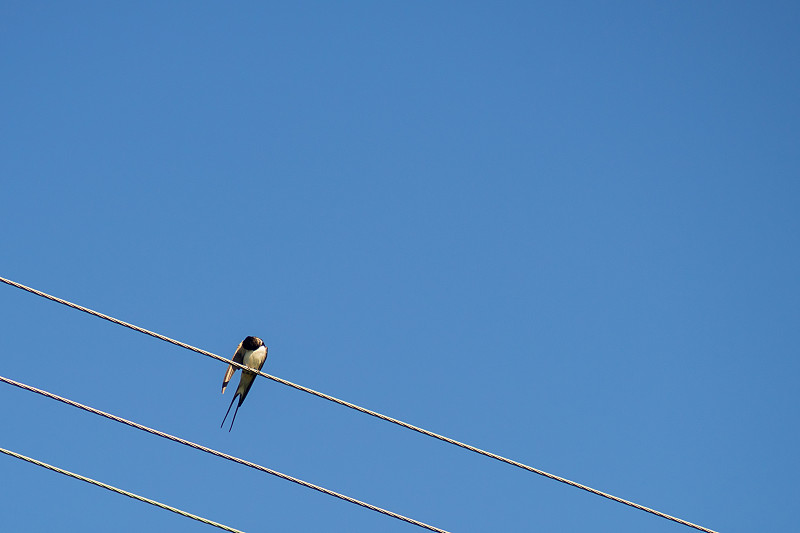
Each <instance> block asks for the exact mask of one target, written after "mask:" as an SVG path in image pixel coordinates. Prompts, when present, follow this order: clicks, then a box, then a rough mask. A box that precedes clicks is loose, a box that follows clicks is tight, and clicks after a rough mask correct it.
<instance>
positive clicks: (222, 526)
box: [0, 448, 244, 533]
mask: <svg viewBox="0 0 800 533" xmlns="http://www.w3.org/2000/svg"><path fill="white" fill-rule="evenodd" d="M0 452H2V453H4V454H6V455H10V456H11V457H16V458H17V459H22V460H23V461H27V462H29V463H33V464H35V465H38V466H41V467H43V468H47V469H48V470H52V471H53V472H58V473H59V474H63V475H65V476H69V477H72V478H75V479H79V480H81V481H85V482H86V483H90V484H92V485H97V486H98V487H102V488H104V489H107V490H110V491H111V492H116V493H117V494H122V495H123V496H127V497H128V498H133V499H134V500H139V501H140V502H144V503H149V504H150V505H155V506H156V507H160V508H162V509H166V510H167V511H172V512H173V513H177V514H179V515H181V516H185V517H186V518H191V519H192V520H197V521H198V522H202V523H204V524H208V525H209V526H214V527H218V528H219V529H224V530H225V531H230V532H231V533H244V532H243V531H240V530H238V529H233V528H232V527H228V526H226V525H225V524H219V523H217V522H213V521H211V520H209V519H207V518H203V517H202V516H197V515H194V514H192V513H187V512H186V511H181V510H180V509H178V508H176V507H171V506H169V505H166V504H163V503H160V502H157V501H155V500H151V499H150V498H145V497H144V496H139V495H138V494H134V493H132V492H128V491H127V490H122V489H118V488H117V487H113V486H111V485H108V484H106V483H103V482H101V481H96V480H94V479H92V478H88V477H86V476H82V475H80V474H75V473H73V472H70V471H68V470H64V469H63V468H59V467H57V466H53V465H49V464H47V463H44V462H42V461H37V460H36V459H32V458H30V457H26V456H25V455H22V454H20V453H16V452H12V451H11V450H6V449H5V448H0Z"/></svg>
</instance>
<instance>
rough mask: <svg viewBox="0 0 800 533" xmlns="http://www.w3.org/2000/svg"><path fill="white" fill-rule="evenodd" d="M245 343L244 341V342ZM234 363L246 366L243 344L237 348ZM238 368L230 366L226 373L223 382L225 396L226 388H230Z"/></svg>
mask: <svg viewBox="0 0 800 533" xmlns="http://www.w3.org/2000/svg"><path fill="white" fill-rule="evenodd" d="M242 342H244V341H242ZM233 362H234V363H239V364H240V365H241V364H244V348H242V343H241V342H240V343H239V346H237V347H236V353H235V354H233ZM237 370H238V368H236V367H235V366H233V365H228V370H227V371H225V379H223V380H222V394H225V387H227V386H228V382H229V381H230V380H231V378H232V377H233V374H234V372H236V371H237Z"/></svg>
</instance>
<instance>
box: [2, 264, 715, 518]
mask: <svg viewBox="0 0 800 533" xmlns="http://www.w3.org/2000/svg"><path fill="white" fill-rule="evenodd" d="M0 282H3V283H6V284H8V285H11V286H12V287H16V288H18V289H22V290H23V291H27V292H30V293H32V294H35V295H37V296H41V297H42V298H46V299H48V300H51V301H53V302H56V303H60V304H62V305H66V306H67V307H72V308H73V309H77V310H78V311H83V312H84V313H88V314H90V315H92V316H96V317H98V318H102V319H103V320H108V321H109V322H113V323H114V324H117V325H120V326H124V327H126V328H129V329H132V330H134V331H138V332H139V333H144V334H145V335H150V336H151V337H155V338H157V339H161V340H162V341H166V342H169V343H171V344H174V345H176V346H180V347H181V348H185V349H187V350H191V351H193V352H196V353H199V354H202V355H205V356H207V357H211V358H213V359H217V360H219V361H222V362H224V363H225V364H229V365H233V366H234V367H236V368H238V369H241V370H248V371H249V372H253V373H256V374H258V375H259V376H264V377H265V378H267V379H271V380H272V381H277V382H278V383H282V384H283V385H287V386H289V387H292V388H295V389H297V390H300V391H303V392H307V393H308V394H313V395H314V396H318V397H319V398H323V399H325V400H328V401H330V402H334V403H338V404H339V405H343V406H345V407H349V408H350V409H354V410H356V411H359V412H361V413H364V414H367V415H370V416H374V417H375V418H380V419H381V420H385V421H386V422H391V423H392V424H396V425H398V426H400V427H404V428H406V429H410V430H411V431H416V432H417V433H422V434H423V435H427V436H428V437H433V438H434V439H438V440H441V441H444V442H447V443H448V444H453V445H454V446H458V447H460V448H464V449H465V450H469V451H471V452H475V453H478V454H480V455H484V456H486V457H491V458H492V459H495V460H497V461H501V462H503V463H506V464H510V465H513V466H516V467H517V468H521V469H523V470H527V471H528V472H533V473H534V474H539V475H540V476H544V477H546V478H549V479H553V480H555V481H558V482H560V483H564V484H566V485H570V486H572V487H575V488H578V489H581V490H585V491H586V492H590V493H592V494H596V495H597V496H602V497H603V498H607V499H609V500H612V501H615V502H617V503H621V504H623V505H627V506H630V507H633V508H634V509H639V510H640V511H644V512H646V513H650V514H653V515H656V516H658V517H660V518H665V519H667V520H671V521H673V522H677V523H679V524H682V525H684V526H688V527H691V528H694V529H697V530H700V531H704V532H705V533H718V532H716V531H714V530H713V529H708V528H706V527H703V526H699V525H697V524H693V523H692V522H688V521H686V520H683V519H682V518H677V517H675V516H672V515H668V514H666V513H662V512H661V511H656V510H655V509H651V508H650V507H645V506H644V505H640V504H638V503H635V502H632V501H629V500H625V499H623V498H620V497H618V496H614V495H613V494H609V493H607V492H603V491H600V490H597V489H593V488H592V487H589V486H587V485H582V484H580V483H578V482H576V481H571V480H569V479H567V478H563V477H561V476H557V475H555V474H550V473H548V472H545V471H544V470H539V469H538V468H534V467H532V466H528V465H526V464H524V463H520V462H518V461H514V460H513V459H508V458H506V457H503V456H501V455H497V454H496V453H492V452H487V451H486V450H481V449H480V448H477V447H475V446H472V445H470V444H466V443H464V442H460V441H457V440H455V439H451V438H450V437H445V436H444V435H440V434H438V433H434V432H433V431H428V430H427V429H423V428H420V427H417V426H414V425H411V424H409V423H408V422H403V421H402V420H398V419H396V418H392V417H390V416H386V415H384V414H381V413H378V412H376V411H372V410H370V409H367V408H365V407H361V406H359V405H356V404H354V403H350V402H346V401H344V400H340V399H339V398H335V397H333V396H330V395H328V394H325V393H322V392H318V391H315V390H314V389H310V388H308V387H304V386H302V385H298V384H296V383H292V382H291V381H287V380H285V379H282V378H279V377H276V376H272V375H270V374H266V373H264V372H261V371H256V370H254V369H252V368H248V367H246V366H244V365H240V364H239V363H236V362H233V361H231V360H230V359H226V358H224V357H221V356H219V355H217V354H215V353H211V352H208V351H206V350H203V349H201V348H196V347H194V346H192V345H190V344H186V343H184V342H181V341H176V340H175V339H171V338H169V337H166V336H164V335H161V334H159V333H155V332H153V331H150V330H147V329H144V328H141V327H139V326H135V325H133V324H129V323H128V322H123V321H122V320H119V319H117V318H114V317H111V316H108V315H104V314H102V313H99V312H97V311H94V310H92V309H89V308H87V307H83V306H81V305H78V304H74V303H72V302H68V301H67V300H62V299H61V298H57V297H56V296H52V295H50V294H47V293H45V292H42V291H39V290H36V289H33V288H31V287H27V286H25V285H22V284H21V283H17V282H15V281H11V280H9V279H6V278H3V277H0Z"/></svg>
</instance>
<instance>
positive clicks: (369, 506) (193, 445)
mask: <svg viewBox="0 0 800 533" xmlns="http://www.w3.org/2000/svg"><path fill="white" fill-rule="evenodd" d="M0 381H2V382H4V383H8V384H9V385H14V386H15V387H19V388H20V389H24V390H27V391H30V392H35V393H36V394H40V395H42V396H45V397H47V398H50V399H52V400H56V401H59V402H61V403H65V404H67V405H71V406H72V407H77V408H78V409H83V410H84V411H88V412H90V413H93V414H96V415H100V416H104V417H106V418H108V419H110V420H113V421H115V422H119V423H121V424H125V425H127V426H130V427H133V428H136V429H139V430H142V431H146V432H147V433H150V434H152V435H156V436H158V437H162V438H165V439H169V440H171V441H173V442H177V443H179V444H183V445H185V446H189V447H190V448H194V449H195V450H200V451H201V452H206V453H210V454H211V455H216V456H217V457H222V458H223V459H227V460H228V461H233V462H234V463H239V464H240V465H244V466H248V467H250V468H254V469H256V470H260V471H261V472H266V473H267V474H270V475H273V476H276V477H279V478H281V479H285V480H287V481H291V482H292V483H297V484H298V485H302V486H303V487H306V488H309V489H314V490H316V491H318V492H321V493H323V494H327V495H329V496H333V497H335V498H339V499H340V500H344V501H346V502H350V503H354V504H356V505H360V506H361V507H366V508H367V509H370V510H372V511H375V512H378V513H381V514H384V515H386V516H391V517H392V518H396V519H398V520H402V521H403V522H408V523H409V524H413V525H415V526H419V527H421V528H424V529H427V530H429V531H436V532H437V533H449V532H448V531H446V530H444V529H439V528H438V527H434V526H431V525H428V524H426V523H424V522H420V521H419V520H414V519H413V518H408V517H407V516H403V515H401V514H398V513H395V512H392V511H387V510H386V509H382V508H380V507H378V506H376V505H372V504H370V503H366V502H362V501H361V500H357V499H355V498H351V497H350V496H345V495H344V494H340V493H338V492H334V491H332V490H330V489H326V488H324V487H320V486H319V485H314V484H313V483H309V482H308V481H303V480H302V479H297V478H296V477H292V476H290V475H288V474H283V473H281V472H278V471H277V470H272V469H271V468H267V467H266V466H261V465H259V464H256V463H252V462H250V461H246V460H245V459H240V458H238V457H234V456H233V455H228V454H227V453H224V452H220V451H217V450H214V449H212V448H208V447H206V446H203V445H202V444H197V443H194V442H191V441H188V440H186V439H182V438H180V437H176V436H174V435H170V434H169V433H164V432H163V431H159V430H157V429H153V428H149V427H147V426H144V425H142V424H137V423H136V422H132V421H130V420H127V419H125V418H122V417H120V416H116V415H112V414H110V413H106V412H105V411H101V410H99V409H95V408H94V407H89V406H88V405H83V404H82V403H78V402H76V401H74V400H70V399H68V398H64V397H62V396H58V395H56V394H53V393H52V392H47V391H45V390H42V389H37V388H36V387H32V386H30V385H26V384H24V383H20V382H19V381H14V380H13V379H9V378H7V377H4V376H0Z"/></svg>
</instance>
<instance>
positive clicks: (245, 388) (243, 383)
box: [219, 337, 267, 431]
mask: <svg viewBox="0 0 800 533" xmlns="http://www.w3.org/2000/svg"><path fill="white" fill-rule="evenodd" d="M266 360H267V347H266V346H264V341H262V340H261V339H259V338H258V337H246V338H245V339H244V340H243V341H242V342H240V343H239V346H238V347H237V348H236V353H235V354H233V362H234V363H239V364H240V365H244V366H246V367H250V368H253V369H256V370H261V367H262V366H264V361H266ZM237 370H239V369H238V368H236V367H235V366H233V365H230V366H228V370H227V372H225V379H224V380H223V381H222V394H225V388H226V387H227V386H228V382H229V381H230V380H231V378H232V377H233V374H234V373H235V372H236V371H237ZM256 376H257V374H256V373H255V372H250V371H247V370H242V377H241V378H240V379H239V388H238V389H236V394H234V395H233V399H232V400H231V404H230V405H229V406H228V410H227V411H226V412H225V418H223V419H222V424H220V425H219V427H220V428H221V427H222V426H224V425H225V419H227V418H228V413H230V412H231V407H233V402H235V401H236V398H237V397H238V398H239V404H238V405H237V406H236V410H235V411H234V412H233V418H232V419H231V427H230V428H229V429H228V431H230V430H231V429H233V423H234V422H235V421H236V413H238V412H239V407H241V406H242V403H243V402H244V399H245V398H246V397H247V393H248V392H250V387H252V386H253V381H255V379H256Z"/></svg>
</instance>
